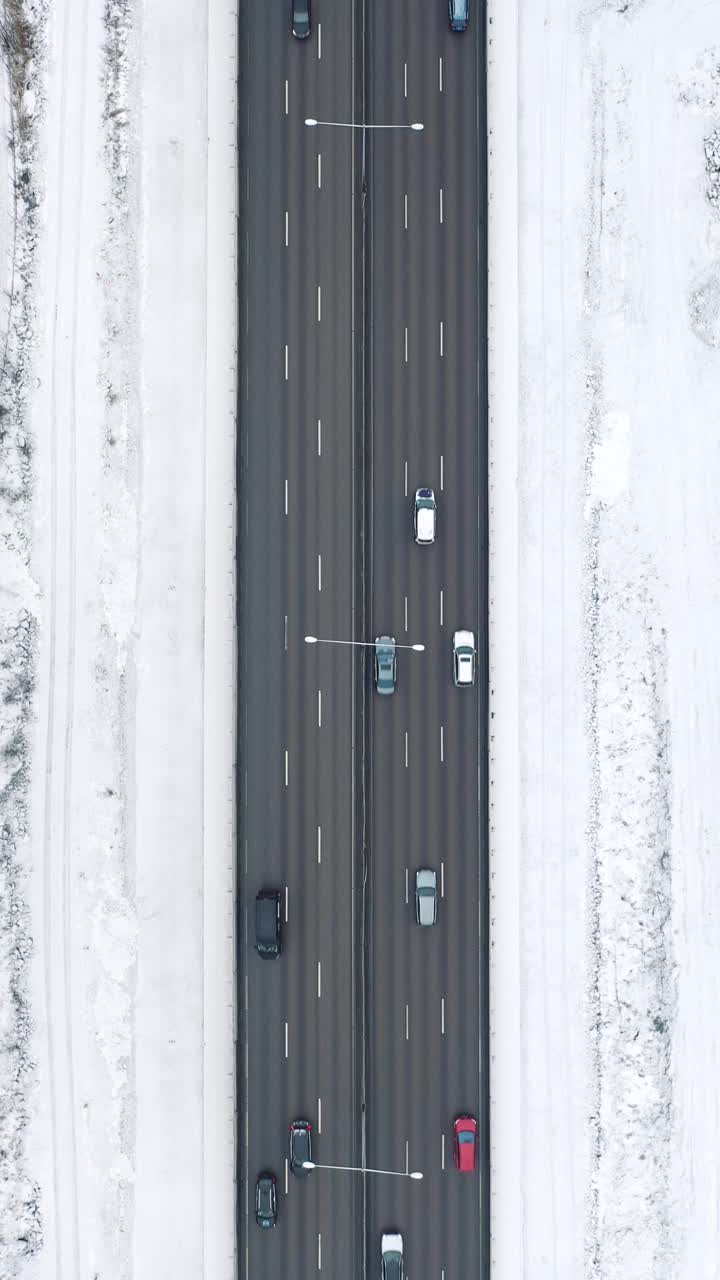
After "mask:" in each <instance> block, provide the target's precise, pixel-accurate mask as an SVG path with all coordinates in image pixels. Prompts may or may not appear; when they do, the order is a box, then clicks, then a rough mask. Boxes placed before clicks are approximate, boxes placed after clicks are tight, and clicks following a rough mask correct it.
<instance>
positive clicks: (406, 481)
mask: <svg viewBox="0 0 720 1280" xmlns="http://www.w3.org/2000/svg"><path fill="white" fill-rule="evenodd" d="M407 496H408V494H407V458H406V459H405V497H406V498H407Z"/></svg>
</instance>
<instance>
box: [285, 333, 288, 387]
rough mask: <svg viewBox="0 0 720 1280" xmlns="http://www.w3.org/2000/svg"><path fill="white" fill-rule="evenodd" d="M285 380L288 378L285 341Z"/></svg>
mask: <svg viewBox="0 0 720 1280" xmlns="http://www.w3.org/2000/svg"><path fill="white" fill-rule="evenodd" d="M287 380H288V348H287V342H286V343H285V381H286V382H287Z"/></svg>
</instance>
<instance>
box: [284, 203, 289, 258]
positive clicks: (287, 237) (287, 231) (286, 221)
mask: <svg viewBox="0 0 720 1280" xmlns="http://www.w3.org/2000/svg"><path fill="white" fill-rule="evenodd" d="M289 243H290V213H289V211H288V210H287V209H286V210H285V248H286V249H287V247H288V245H289Z"/></svg>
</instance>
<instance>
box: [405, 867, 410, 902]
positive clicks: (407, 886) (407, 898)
mask: <svg viewBox="0 0 720 1280" xmlns="http://www.w3.org/2000/svg"><path fill="white" fill-rule="evenodd" d="M409 901H410V869H409V867H406V868H405V905H406V906H407V904H408V902H409Z"/></svg>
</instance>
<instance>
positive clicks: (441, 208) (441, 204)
mask: <svg viewBox="0 0 720 1280" xmlns="http://www.w3.org/2000/svg"><path fill="white" fill-rule="evenodd" d="M442 220H443V189H442V187H441V188H440V221H441V222H442Z"/></svg>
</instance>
